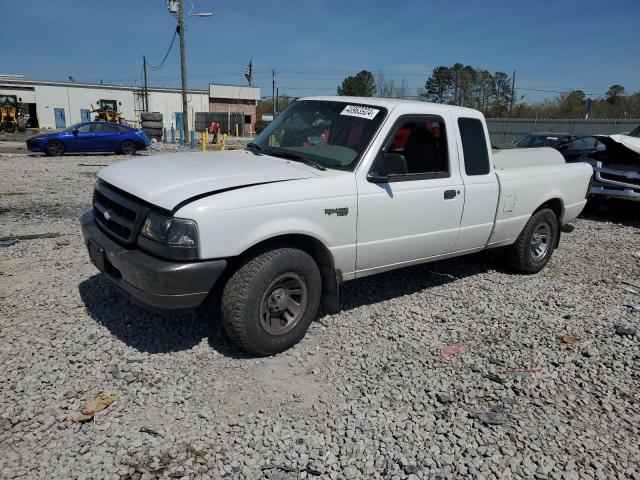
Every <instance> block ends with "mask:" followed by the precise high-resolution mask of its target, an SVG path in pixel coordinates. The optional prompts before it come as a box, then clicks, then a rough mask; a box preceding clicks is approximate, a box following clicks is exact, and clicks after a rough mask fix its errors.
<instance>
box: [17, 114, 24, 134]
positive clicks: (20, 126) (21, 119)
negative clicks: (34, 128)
mask: <svg viewBox="0 0 640 480" xmlns="http://www.w3.org/2000/svg"><path fill="white" fill-rule="evenodd" d="M16 122H17V124H18V131H19V132H26V131H27V123H26V122H25V120H24V117H18V118H16Z"/></svg>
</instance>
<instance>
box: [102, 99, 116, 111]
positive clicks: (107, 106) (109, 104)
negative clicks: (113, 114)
mask: <svg viewBox="0 0 640 480" xmlns="http://www.w3.org/2000/svg"><path fill="white" fill-rule="evenodd" d="M100 107H101V108H103V109H104V110H114V111H115V110H118V107H117V105H116V101H115V100H100Z"/></svg>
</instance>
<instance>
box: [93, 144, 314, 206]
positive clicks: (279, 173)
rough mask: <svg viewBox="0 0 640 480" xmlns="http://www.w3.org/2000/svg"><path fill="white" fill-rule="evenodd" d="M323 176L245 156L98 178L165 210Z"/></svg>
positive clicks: (177, 161)
mask: <svg viewBox="0 0 640 480" xmlns="http://www.w3.org/2000/svg"><path fill="white" fill-rule="evenodd" d="M317 176H319V174H318V173H316V172H315V171H314V170H313V169H312V167H308V166H306V165H304V164H302V163H298V162H293V161H288V160H284V159H281V158H276V157H271V156H269V155H255V154H254V153H251V152H247V151H245V150H232V151H229V152H210V153H206V152H203V153H173V154H167V155H154V156H149V157H144V158H136V159H133V160H127V161H123V162H118V163H116V164H114V165H111V166H109V167H107V168H104V169H102V170H100V172H99V173H98V177H99V178H101V179H102V180H104V181H105V182H107V183H109V184H111V185H113V186H114V187H117V188H119V189H121V190H124V191H125V192H127V193H130V194H131V195H134V196H136V197H138V198H140V199H142V200H144V201H146V202H149V203H151V204H153V205H157V206H158V207H161V208H164V209H165V210H173V209H174V208H175V207H176V206H177V205H178V204H184V203H185V201H187V200H189V199H191V198H194V197H197V198H202V197H204V196H206V195H207V194H214V193H215V192H216V191H219V190H229V189H235V188H241V187H243V186H251V185H255V184H260V183H271V182H279V181H284V180H294V179H303V178H312V177H317Z"/></svg>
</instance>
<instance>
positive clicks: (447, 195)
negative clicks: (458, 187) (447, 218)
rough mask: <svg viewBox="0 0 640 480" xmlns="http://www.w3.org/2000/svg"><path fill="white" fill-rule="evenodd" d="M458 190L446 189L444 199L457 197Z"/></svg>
mask: <svg viewBox="0 0 640 480" xmlns="http://www.w3.org/2000/svg"><path fill="white" fill-rule="evenodd" d="M456 195H457V192H456V191H455V190H445V191H444V199H445V200H451V199H452V198H456Z"/></svg>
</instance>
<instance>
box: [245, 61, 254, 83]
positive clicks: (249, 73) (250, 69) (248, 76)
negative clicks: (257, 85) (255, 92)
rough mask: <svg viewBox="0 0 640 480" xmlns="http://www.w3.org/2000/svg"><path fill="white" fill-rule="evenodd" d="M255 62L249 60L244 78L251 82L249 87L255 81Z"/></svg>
mask: <svg viewBox="0 0 640 480" xmlns="http://www.w3.org/2000/svg"><path fill="white" fill-rule="evenodd" d="M252 63H253V60H249V65H248V66H247V70H246V71H245V72H244V78H246V79H247V82H249V86H251V82H252V81H253V65H251V64H252Z"/></svg>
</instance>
